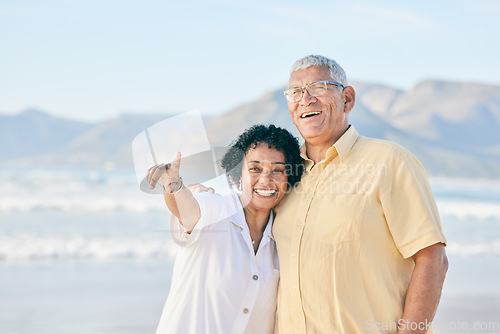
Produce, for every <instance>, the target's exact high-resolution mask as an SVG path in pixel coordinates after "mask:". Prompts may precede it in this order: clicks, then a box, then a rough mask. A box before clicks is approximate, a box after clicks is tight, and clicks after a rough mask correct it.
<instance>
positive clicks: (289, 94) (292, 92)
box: [285, 88, 302, 103]
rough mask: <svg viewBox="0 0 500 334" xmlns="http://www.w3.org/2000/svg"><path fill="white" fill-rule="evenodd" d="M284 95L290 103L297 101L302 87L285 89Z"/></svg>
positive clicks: (300, 95) (300, 96)
mask: <svg viewBox="0 0 500 334" xmlns="http://www.w3.org/2000/svg"><path fill="white" fill-rule="evenodd" d="M285 95H286V98H287V99H288V101H290V102H292V103H295V102H298V101H300V99H301V98H302V89H299V88H290V89H288V90H287V91H285Z"/></svg>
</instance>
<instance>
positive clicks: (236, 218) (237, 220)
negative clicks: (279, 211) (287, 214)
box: [229, 194, 274, 240]
mask: <svg viewBox="0 0 500 334" xmlns="http://www.w3.org/2000/svg"><path fill="white" fill-rule="evenodd" d="M233 199H234V204H235V206H236V213H235V214H234V215H233V216H232V217H230V218H229V220H230V221H231V222H232V223H233V224H235V225H237V226H239V227H241V228H242V229H244V230H248V225H247V222H246V220H245V212H244V211H243V206H242V205H241V202H240V199H239V198H238V196H237V195H236V194H234V196H233ZM273 220H274V213H273V210H271V212H270V213H269V219H268V220H267V225H266V228H265V229H264V233H262V237H264V236H266V235H267V236H269V238H271V239H273V240H274V236H273V233H272V227H273V226H272V225H273Z"/></svg>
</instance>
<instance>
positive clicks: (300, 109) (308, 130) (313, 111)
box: [288, 66, 352, 147]
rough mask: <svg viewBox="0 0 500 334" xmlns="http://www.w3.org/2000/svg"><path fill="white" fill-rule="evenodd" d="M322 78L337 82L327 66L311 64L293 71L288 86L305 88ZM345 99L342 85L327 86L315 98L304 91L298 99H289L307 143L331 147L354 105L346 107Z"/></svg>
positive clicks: (298, 126)
mask: <svg viewBox="0 0 500 334" xmlns="http://www.w3.org/2000/svg"><path fill="white" fill-rule="evenodd" d="M322 80H328V81H335V80H334V79H333V78H332V77H330V71H329V70H328V67H326V66H310V67H308V68H305V69H301V70H297V71H295V72H293V73H292V74H291V76H290V81H289V85H288V87H289V88H293V87H303V86H306V85H308V84H310V83H313V82H317V81H322ZM348 88H349V89H352V88H351V87H348ZM346 89H347V88H346ZM344 102H345V97H344V93H343V91H342V88H339V87H338V86H334V85H328V90H327V92H326V93H325V94H324V95H322V96H317V97H313V96H311V95H309V93H308V92H307V90H304V94H303V96H302V99H301V100H300V101H299V102H295V103H291V102H288V110H289V112H290V116H291V117H292V121H293V124H295V126H296V127H297V129H298V130H299V132H300V134H301V135H302V137H303V138H304V139H305V140H306V142H307V143H310V144H313V145H321V146H327V147H330V146H331V145H333V144H334V143H335V141H337V139H338V138H340V136H341V135H342V134H343V133H344V132H345V130H346V129H347V127H348V125H349V121H348V117H347V114H348V113H349V111H350V110H351V108H348V109H346V108H345V105H344Z"/></svg>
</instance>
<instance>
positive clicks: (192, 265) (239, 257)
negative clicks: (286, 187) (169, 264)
mask: <svg viewBox="0 0 500 334" xmlns="http://www.w3.org/2000/svg"><path fill="white" fill-rule="evenodd" d="M194 196H195V198H196V200H197V201H198V203H199V205H200V210H201V218H200V220H199V221H198V223H197V224H196V226H195V228H194V230H193V231H192V232H191V233H190V234H188V233H187V232H186V230H185V229H184V227H183V226H182V225H181V224H180V223H179V221H178V219H176V218H175V216H174V215H172V218H171V219H170V235H171V236H172V239H173V240H174V241H175V242H176V243H177V244H178V245H180V246H181V249H180V251H179V252H178V254H177V257H176V260H175V265H174V271H173V277H172V285H171V287H170V293H169V295H168V299H167V302H166V304H165V307H164V309H163V313H162V315H161V319H160V323H159V325H158V329H157V331H156V333H157V334H160V333H161V334H166V333H168V334H172V333H182V334H189V333H192V334H205V333H207V334H208V333H214V334H224V333H228V334H229V333H231V334H233V333H234V334H238V333H248V334H250V333H252V334H253V333H254V334H263V333H264V334H265V333H273V331H274V324H275V316H276V295H277V289H278V281H279V263H278V255H277V253H276V244H275V242H274V239H273V236H272V233H271V228H272V222H273V217H272V213H271V215H270V217H269V221H268V224H267V226H266V228H265V231H264V234H263V236H262V240H261V242H260V245H259V249H258V251H257V254H255V253H254V249H253V245H252V240H251V238H250V232H249V229H248V225H247V224H246V221H245V215H244V213H243V208H242V206H241V203H240V201H239V199H238V197H237V196H236V195H235V194H229V195H225V196H221V195H213V194H210V193H200V194H194Z"/></svg>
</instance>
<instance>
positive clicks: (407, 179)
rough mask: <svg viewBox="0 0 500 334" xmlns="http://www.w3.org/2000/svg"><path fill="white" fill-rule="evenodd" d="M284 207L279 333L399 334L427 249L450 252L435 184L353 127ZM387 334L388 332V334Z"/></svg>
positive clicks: (389, 146)
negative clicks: (417, 261)
mask: <svg viewBox="0 0 500 334" xmlns="http://www.w3.org/2000/svg"><path fill="white" fill-rule="evenodd" d="M302 156H303V158H304V159H305V166H306V171H305V173H304V176H303V177H302V181H301V182H300V183H299V184H298V185H297V186H296V187H295V188H292V190H291V192H290V193H289V194H287V195H286V196H285V198H284V199H283V200H282V201H281V203H280V204H279V205H278V207H277V208H276V218H275V221H274V226H273V234H274V237H275V240H276V245H277V250H278V256H279V261H280V270H281V272H280V286H279V293H278V322H277V329H278V332H279V333H281V334H293V333H310V334H312V333H348V334H353V333H381V332H383V333H396V331H397V330H396V328H397V322H398V320H399V319H400V318H401V316H402V313H403V306H404V301H405V296H406V292H407V290H408V284H409V282H410V278H411V275H412V271H413V268H414V262H413V260H412V258H411V256H412V255H414V254H415V253H416V252H418V251H419V250H421V249H423V248H425V247H427V246H430V245H433V244H435V243H445V242H446V240H445V238H444V235H443V233H442V230H441V225H440V221H439V215H438V211H437V207H436V203H435V200H434V197H433V195H432V192H431V189H430V186H429V182H428V179H427V175H426V173H425V171H424V169H423V167H422V165H421V164H420V163H419V162H418V161H417V159H416V158H415V157H414V156H413V155H411V154H410V153H409V152H408V151H407V150H405V149H404V148H402V147H400V146H398V145H396V144H393V143H389V142H386V141H382V140H378V139H370V138H365V137H361V136H359V135H358V133H357V132H356V130H355V129H354V127H353V126H350V128H349V129H348V130H347V131H346V132H345V133H344V135H343V136H342V137H341V138H340V139H339V140H338V141H337V142H336V143H335V144H334V145H333V146H332V147H330V148H329V149H328V151H327V153H326V157H325V160H323V161H321V162H319V163H318V164H316V165H314V163H313V161H312V160H310V159H308V158H307V156H306V152H305V146H303V147H302ZM386 329H388V330H387V331H386Z"/></svg>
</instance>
